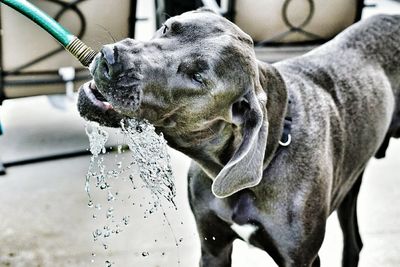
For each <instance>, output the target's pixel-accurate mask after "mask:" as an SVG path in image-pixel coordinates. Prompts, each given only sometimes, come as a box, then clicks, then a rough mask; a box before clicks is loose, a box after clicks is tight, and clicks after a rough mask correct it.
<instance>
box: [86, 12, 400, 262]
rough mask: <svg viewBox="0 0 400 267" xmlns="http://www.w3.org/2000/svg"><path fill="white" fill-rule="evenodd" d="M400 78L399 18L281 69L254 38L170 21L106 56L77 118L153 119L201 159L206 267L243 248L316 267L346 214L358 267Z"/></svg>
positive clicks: (193, 178) (220, 26)
mask: <svg viewBox="0 0 400 267" xmlns="http://www.w3.org/2000/svg"><path fill="white" fill-rule="evenodd" d="M399 66H400V16H388V15H380V16H375V17H372V18H370V19H367V20H365V21H362V22H360V23H357V24H356V25H354V26H351V27H350V28H348V29H347V30H345V31H344V32H343V33H341V34H339V35H338V36H337V37H336V38H334V39H333V40H331V41H329V42H328V43H326V44H324V45H322V46H320V47H319V48H317V49H315V50H313V51H311V52H310V53H308V54H306V55H303V56H300V57H297V58H293V59H289V60H285V61H282V62H278V63H275V64H272V65H271V64H267V63H264V62H261V61H259V60H257V59H256V56H255V52H254V47H253V41H252V39H251V38H250V37H249V36H248V35H247V34H245V33H244V32H243V31H242V30H240V29H239V28H238V27H237V26H235V25H234V24H233V23H231V22H229V21H228V20H226V19H224V18H222V17H221V16H219V15H217V14H215V13H213V12H211V11H209V10H205V9H202V10H197V11H192V12H188V13H184V14H183V15H181V16H177V17H172V18H170V19H169V20H168V21H167V22H165V24H164V25H163V27H162V28H161V29H159V30H158V31H157V32H156V34H155V36H154V37H153V38H152V39H151V40H150V41H146V42H141V41H136V40H132V39H126V40H123V41H121V42H118V43H115V44H110V45H106V46H104V47H103V48H102V50H101V53H99V55H98V56H97V57H96V59H95V62H94V63H93V64H92V65H91V67H90V70H91V73H92V75H93V78H94V79H93V81H91V82H89V83H86V84H84V85H83V86H82V88H81V90H80V94H79V104H78V106H79V110H80V112H81V115H82V116H83V117H85V118H87V119H89V120H94V121H98V122H100V123H101V124H103V125H108V126H113V127H118V126H119V125H120V120H121V119H124V118H126V117H135V118H145V119H147V120H148V121H150V122H151V123H152V124H154V125H155V127H156V130H157V131H160V132H163V134H164V136H165V138H166V140H167V141H168V144H169V145H170V146H171V147H173V148H175V149H177V150H179V151H182V152H183V153H185V154H186V155H188V156H189V157H191V158H192V159H193V161H192V165H191V168H190V171H189V175H188V179H189V185H188V188H189V200H190V205H191V208H192V211H193V214H194V216H195V219H196V223H197V228H198V232H199V236H200V240H201V260H200V266H203V267H226V266H231V252H232V242H233V241H234V240H235V239H236V238H241V239H243V240H245V241H246V242H248V243H250V244H252V245H254V246H256V247H259V248H261V249H263V250H265V251H266V252H267V253H268V254H269V255H270V256H271V257H272V258H273V259H274V260H275V262H276V263H277V264H278V265H279V266H294V267H299V266H319V265H320V261H319V257H318V251H319V249H320V246H321V244H322V241H323V239H324V232H325V225H326V220H327V218H328V216H329V215H330V214H331V213H332V212H333V211H335V210H337V212H338V217H339V221H340V224H341V227H342V230H343V234H344V250H343V266H356V265H357V263H358V260H359V252H360V250H361V248H362V242H361V238H360V235H359V232H358V225H357V214H356V204H357V195H358V191H359V188H360V184H361V179H362V174H363V171H364V169H365V167H366V165H367V163H368V161H369V159H370V158H371V157H373V156H377V157H383V156H384V154H385V150H386V148H387V145H388V143H389V139H390V138H391V137H397V138H398V137H400V68H399Z"/></svg>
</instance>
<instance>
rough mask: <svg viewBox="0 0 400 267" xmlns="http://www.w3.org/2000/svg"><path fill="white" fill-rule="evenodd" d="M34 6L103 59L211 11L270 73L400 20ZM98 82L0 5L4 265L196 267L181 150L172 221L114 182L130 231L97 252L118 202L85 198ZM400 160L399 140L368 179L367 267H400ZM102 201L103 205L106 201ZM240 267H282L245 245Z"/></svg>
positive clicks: (335, 1) (333, 251)
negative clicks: (86, 87)
mask: <svg viewBox="0 0 400 267" xmlns="http://www.w3.org/2000/svg"><path fill="white" fill-rule="evenodd" d="M31 2H32V3H33V4H35V5H37V6H39V7H40V8H42V9H43V10H45V11H46V12H48V13H49V14H50V15H51V16H53V17H54V18H56V19H57V20H58V21H60V22H61V24H63V25H64V26H65V27H66V28H68V29H69V30H71V31H72V32H74V33H75V34H76V35H78V36H80V37H81V38H82V39H83V41H84V42H86V43H87V44H88V45H90V46H92V47H93V48H95V49H99V48H100V47H101V45H103V44H107V43H111V42H114V41H115V40H120V39H123V38H126V37H131V38H137V39H140V40H148V39H150V38H151V36H152V35H153V33H154V31H155V30H156V29H157V27H158V26H159V25H161V23H162V22H163V21H164V20H165V19H167V18H168V17H169V16H173V15H177V14H180V13H182V12H184V11H187V10H191V9H195V8H198V7H200V6H203V5H206V6H208V7H209V8H212V9H214V10H215V11H216V12H219V13H221V14H222V15H224V16H225V17H227V18H228V19H230V20H232V21H234V22H235V23H237V24H238V25H239V26H240V27H241V28H242V29H243V30H245V31H246V32H247V33H249V34H250V35H251V36H252V37H253V39H254V40H255V43H256V54H257V56H258V57H259V58H260V59H261V60H264V61H267V62H271V63H273V62H276V61H278V60H282V59H285V58H289V57H293V56H296V55H301V54H303V53H305V52H307V51H309V50H311V49H313V48H315V47H317V46H319V45H321V44H323V43H324V42H326V41H328V40H329V39H331V38H333V37H334V36H335V35H336V34H338V33H339V32H340V31H342V30H343V29H345V28H346V27H348V26H350V25H351V24H353V23H356V22H357V21H359V20H362V19H365V18H367V17H369V16H372V15H374V14H378V13H390V14H400V2H399V1H395V0H365V1H362V0H332V1H323V0H293V1H290V0H279V1H278V0H236V1H233V0H220V1H214V0H203V1H202V0H193V1H188V0H186V1H184V0H155V1H151V0H137V1H133V0H113V1H111V0H96V1H94V0H32V1H31ZM399 27H400V25H399ZM399 45H400V44H399ZM89 79H90V77H89V75H88V73H87V71H86V70H85V69H83V68H81V67H80V65H79V63H78V62H77V61H75V59H74V58H72V57H71V56H70V55H69V54H68V53H67V52H65V51H63V49H60V46H59V45H58V43H57V42H56V41H54V40H53V39H52V38H51V37H50V36H49V35H48V34H47V33H45V32H44V31H42V30H41V29H39V28H38V27H37V26H36V25H34V24H32V23H30V22H29V21H28V20H27V19H26V18H24V17H22V16H21V15H19V14H17V13H16V12H15V11H13V10H11V9H10V8H8V7H7V6H5V5H3V4H2V5H0V121H1V125H2V129H3V134H2V135H0V173H1V174H2V175H1V176H0V218H1V219H0V240H1V243H0V266H21V267H25V266H27V267H28V266H29V267H30V266H107V265H110V264H111V265H112V266H135V267H138V266H139V267H142V266H146V267H148V266H149V267H156V266H160V267H161V266H162V267H165V266H167V267H170V266H181V267H187V266H197V265H198V260H199V256H200V245H199V241H198V236H197V232H196V227H195V222H194V219H193V217H192V215H191V212H190V208H189V205H188V200H187V193H186V173H187V169H188V167H189V163H190V159H189V158H187V157H186V156H184V155H183V154H181V153H179V152H177V151H174V150H172V149H170V154H171V162H172V167H173V170H174V175H175V183H176V187H177V201H176V202H177V207H178V209H177V210H175V209H174V208H172V207H170V205H167V204H165V206H164V207H165V208H164V211H165V214H166V217H165V216H163V212H164V211H163V210H159V211H157V212H155V213H153V214H148V213H146V208H145V206H146V204H148V203H149V202H151V195H150V194H149V192H148V191H147V190H146V189H144V188H141V187H140V186H139V187H138V188H137V189H135V190H133V189H132V187H131V186H127V182H126V181H124V180H123V179H120V180H118V179H116V180H115V181H113V190H114V191H113V192H114V193H115V192H118V195H119V197H117V199H116V201H115V203H113V204H112V206H113V208H114V209H115V218H120V219H121V218H122V217H125V216H129V218H130V220H129V224H128V225H126V226H125V225H124V226H123V228H122V230H123V231H122V232H121V233H120V234H114V235H112V236H111V237H110V238H107V239H102V240H97V241H94V239H93V231H95V229H98V228H99V227H102V226H104V225H106V224H108V223H109V224H110V222H109V221H108V220H109V219H108V218H106V213H107V211H108V209H107V208H109V206H107V205H109V203H107V201H105V203H104V204H102V205H103V206H102V207H103V208H102V209H101V208H99V207H98V208H95V207H89V206H90V205H89V206H88V201H89V199H88V196H87V194H86V192H85V190H84V187H85V176H86V173H87V170H88V166H89V162H90V155H89V153H88V147H89V141H88V138H87V136H86V134H85V123H86V122H85V121H84V120H83V119H82V118H80V117H79V114H78V112H77V110H76V91H77V89H78V88H79V86H80V85H81V84H82V83H83V82H85V81H87V80H89ZM107 131H108V132H109V135H110V138H109V142H108V143H107V148H109V151H108V152H107V154H106V155H105V162H107V164H108V166H111V167H110V168H112V167H114V168H118V166H119V165H121V164H122V165H128V164H129V162H130V157H129V152H126V153H122V154H118V153H117V152H115V150H116V149H115V147H116V146H117V145H123V144H124V141H125V140H124V138H123V137H121V135H120V134H119V133H118V130H115V129H107ZM399 158H400V142H399V141H398V140H392V141H391V145H390V147H389V150H388V152H387V156H386V158H385V159H383V160H375V159H373V160H371V162H370V164H369V166H368V168H367V171H366V174H365V177H364V181H363V185H362V187H361V193H360V198H359V224H360V231H361V234H362V238H363V241H364V248H363V251H362V254H361V261H360V266H363V267H367V266H388V267H389V266H390V267H392V266H400V241H399V240H400V226H399V225H400V209H399V208H398V207H399V204H400V193H399V191H398V190H396V189H397V185H400V177H399V174H398V173H399ZM138 183H139V184H140V181H138ZM96 194H97V195H96ZM96 194H94V195H95V197H97V199H98V202H101V201H104V199H105V198H107V196H103V195H101V192H100V193H96ZM96 203H97V202H96ZM118 216H119V217H118ZM116 220H119V219H116ZM121 220H122V219H121ZM111 224H113V225H116V224H118V222H113V223H111ZM121 224H122V223H121ZM341 250H342V236H341V231H340V229H339V224H338V222H337V219H336V215H335V214H333V215H332V216H331V217H330V219H329V221H328V229H327V234H326V238H325V241H324V244H323V247H322V250H321V262H322V266H340V261H341ZM106 261H109V263H108V262H106ZM233 266H234V267H242V266H253V267H259V266H260V267H261V266H276V265H275V264H274V263H273V261H272V260H271V259H270V258H269V256H268V255H266V254H265V253H264V252H262V251H260V250H258V249H256V248H253V247H249V246H248V245H246V244H245V243H243V242H241V241H239V240H238V241H235V246H234V253H233Z"/></svg>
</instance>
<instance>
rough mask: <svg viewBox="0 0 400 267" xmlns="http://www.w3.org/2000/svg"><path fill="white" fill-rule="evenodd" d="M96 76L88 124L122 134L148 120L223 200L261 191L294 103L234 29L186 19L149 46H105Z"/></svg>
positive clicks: (169, 25) (90, 86)
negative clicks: (125, 123) (123, 124)
mask: <svg viewBox="0 0 400 267" xmlns="http://www.w3.org/2000/svg"><path fill="white" fill-rule="evenodd" d="M90 69H91V73H92V75H93V77H94V80H93V81H92V82H89V83H87V84H85V85H83V86H82V88H81V90H80V95H79V103H78V106H79V110H80V112H81V115H82V116H83V117H85V118H87V119H89V120H95V121H98V122H99V123H100V124H103V125H108V126H115V127H117V126H119V124H120V120H121V119H122V118H124V117H136V118H145V119H147V120H148V121H149V122H151V123H152V124H154V125H155V127H156V129H157V130H158V131H162V132H163V133H164V136H165V137H166V139H167V140H168V142H169V144H170V145H171V146H172V147H174V148H176V149H178V150H181V151H183V152H184V153H186V154H188V155H189V156H191V157H192V158H193V159H194V160H196V161H197V162H198V163H199V164H200V165H201V166H202V168H203V169H204V170H205V171H206V172H207V173H208V174H209V175H210V176H211V177H212V178H213V179H214V183H213V192H214V194H215V195H216V196H218V197H226V196H229V195H231V194H233V193H235V192H237V191H239V190H241V189H244V188H247V187H252V186H254V185H256V184H258V183H259V182H260V180H261V178H262V171H263V166H264V164H265V163H266V162H267V161H268V160H270V158H271V155H269V154H271V152H269V149H267V151H266V146H267V142H268V144H271V148H270V150H271V151H272V150H274V149H276V146H277V144H278V141H279V138H280V134H281V127H282V121H283V114H284V112H285V108H286V100H287V96H286V91H285V89H284V86H283V81H282V80H281V78H280V76H279V74H277V73H276V71H275V70H274V69H273V68H272V67H271V66H268V65H266V64H263V63H260V62H258V61H257V60H256V58H255V54H254V49H253V42H252V39H251V38H250V37H249V36H248V35H247V34H245V33H244V32H243V31H241V30H240V29H239V28H238V27H237V26H235V25H234V24H233V23H231V22H229V21H228V20H226V19H224V18H222V17H220V16H219V15H217V14H215V13H212V12H210V11H207V10H197V11H193V12H188V13H185V14H183V15H181V16H177V17H173V18H171V19H169V20H168V21H167V22H166V23H165V24H164V26H163V27H161V29H159V30H158V31H157V32H156V34H155V36H154V37H153V38H152V39H151V40H150V41H148V42H139V41H135V40H132V39H126V40H123V41H121V42H118V43H115V44H111V45H106V46H104V47H103V49H102V50H101V53H100V54H99V55H98V56H97V57H96V59H95V61H94V63H92V65H91V67H90ZM268 87H271V88H268ZM272 101H274V102H275V103H274V104H270V103H272ZM270 117H274V118H275V117H276V119H272V120H271V119H270ZM267 140H268V141H267Z"/></svg>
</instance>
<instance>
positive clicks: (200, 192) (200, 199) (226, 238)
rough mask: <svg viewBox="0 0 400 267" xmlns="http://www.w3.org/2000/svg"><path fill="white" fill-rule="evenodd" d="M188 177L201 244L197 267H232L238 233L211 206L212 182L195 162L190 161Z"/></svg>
mask: <svg viewBox="0 0 400 267" xmlns="http://www.w3.org/2000/svg"><path fill="white" fill-rule="evenodd" d="M188 178H189V202H190V207H191V209H192V212H193V215H194V217H195V219H196V224H197V229H198V233H199V237H200V243H201V259H200V267H231V264H232V260H231V254H232V246H233V241H234V240H235V239H236V238H237V235H236V233H235V232H234V231H233V230H232V229H231V227H230V224H228V223H227V222H225V221H224V220H222V219H221V218H220V217H218V216H217V215H216V213H215V211H213V210H212V208H211V205H212V204H211V203H212V201H213V199H214V198H215V197H214V195H213V194H212V193H211V190H210V188H211V183H212V181H211V179H210V178H208V177H207V175H206V174H205V173H204V172H203V171H202V170H201V169H200V168H199V167H198V166H197V165H196V164H192V166H191V169H190V171H189V177H188Z"/></svg>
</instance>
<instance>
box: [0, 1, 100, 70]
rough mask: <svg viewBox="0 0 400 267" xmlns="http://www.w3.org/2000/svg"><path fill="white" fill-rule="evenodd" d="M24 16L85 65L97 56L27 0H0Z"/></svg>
mask: <svg viewBox="0 0 400 267" xmlns="http://www.w3.org/2000/svg"><path fill="white" fill-rule="evenodd" d="M0 2H1V3H4V4H6V5H8V6H10V7H11V8H13V9H15V10H16V11H18V12H20V13H21V14H23V15H24V16H26V17H28V18H29V19H31V20H32V21H34V22H35V23H37V24H38V25H39V26H40V27H42V28H43V29H44V30H46V31H47V32H48V33H49V34H51V35H52V36H53V37H54V38H55V39H56V40H57V41H58V42H60V43H61V45H62V46H64V48H65V49H66V50H67V51H69V52H70V53H71V54H72V55H73V56H74V57H76V58H77V59H78V60H79V61H80V62H81V63H82V65H83V66H85V67H88V66H89V64H90V63H91V62H92V61H93V59H94V57H95V56H96V54H97V53H96V51H94V50H93V49H92V48H90V47H88V46H87V45H86V44H84V43H83V42H82V41H81V40H80V39H79V38H78V37H76V36H74V35H73V34H71V33H70V32H69V31H67V30H66V29H65V28H64V27H62V26H61V25H60V24H59V23H58V22H56V21H55V20H54V19H53V18H52V17H50V16H49V15H47V14H46V13H44V12H43V11H42V10H40V9H39V8H37V7H36V6H34V5H33V4H31V3H29V2H28V1H26V0H0Z"/></svg>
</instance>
